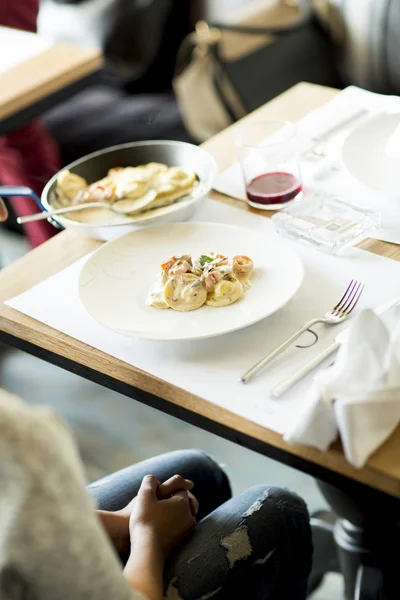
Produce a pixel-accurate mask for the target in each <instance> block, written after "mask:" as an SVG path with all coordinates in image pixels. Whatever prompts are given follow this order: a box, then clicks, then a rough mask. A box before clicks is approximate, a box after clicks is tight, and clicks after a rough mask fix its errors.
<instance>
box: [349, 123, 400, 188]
mask: <svg viewBox="0 0 400 600" xmlns="http://www.w3.org/2000/svg"><path fill="white" fill-rule="evenodd" d="M342 159H343V164H344V166H345V168H346V169H347V170H348V172H349V173H350V174H351V175H352V176H353V177H354V178H355V179H357V180H358V181H359V182H360V183H363V184H364V185H366V186H367V187H369V188H372V189H373V190H376V191H377V192H380V193H382V194H383V195H384V196H386V197H387V198H399V199H400V177H399V173H400V113H397V114H381V115H377V116H376V117H372V118H371V119H369V120H368V121H366V122H364V123H363V124H362V125H360V126H359V127H356V128H355V129H354V130H353V131H352V132H351V133H350V135H349V136H348V137H347V138H346V140H345V142H344V144H343V148H342Z"/></svg>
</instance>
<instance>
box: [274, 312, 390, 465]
mask: <svg viewBox="0 0 400 600" xmlns="http://www.w3.org/2000/svg"><path fill="white" fill-rule="evenodd" d="M399 422H400V326H399V327H397V329H395V330H394V333H393V334H392V335H390V334H389V331H388V329H387V328H386V326H385V324H384V323H383V321H382V320H381V319H380V318H379V317H378V316H377V315H376V314H375V313H374V312H373V311H372V310H370V309H365V310H364V311H363V312H362V313H360V315H359V316H358V318H357V319H356V320H355V322H354V325H353V326H352V327H351V329H350V331H349V336H348V338H347V340H346V341H345V342H344V343H343V345H342V346H341V348H340V349H339V353H338V356H337V359H336V361H335V363H334V365H333V366H332V367H330V368H328V369H326V370H324V371H321V372H320V373H319V374H318V375H317V376H316V377H315V378H314V382H313V384H312V386H311V389H310V391H309V394H308V396H307V397H306V399H305V401H304V409H303V411H302V412H301V414H300V415H299V416H298V419H297V421H296V422H295V423H294V424H293V425H292V427H291V428H290V429H289V430H287V431H286V434H285V436H284V439H285V440H286V441H287V442H289V443H294V444H306V445H309V446H314V447H315V448H318V449H320V450H323V451H325V450H327V448H328V447H329V445H330V444H331V443H332V442H333V441H334V440H335V439H336V437H337V435H338V433H339V434H340V437H341V439H342V443H343V449H344V453H345V455H346V458H347V460H348V461H349V462H350V463H351V464H353V465H354V466H355V467H358V468H361V467H362V466H364V465H365V463H366V462H367V460H368V457H369V456H370V455H371V454H372V453H373V452H374V451H375V450H376V449H377V448H378V447H379V446H380V445H381V444H382V443H383V442H384V441H385V440H386V439H387V438H388V437H389V436H390V434H391V433H392V432H393V430H394V429H395V428H396V426H397V425H398V423H399Z"/></svg>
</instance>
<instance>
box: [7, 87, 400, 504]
mask: <svg viewBox="0 0 400 600" xmlns="http://www.w3.org/2000/svg"><path fill="white" fill-rule="evenodd" d="M302 85H303V86H304V85H306V84H302ZM296 87H298V86H296ZM291 91H293V90H289V92H291ZM289 92H285V94H288V93H289ZM278 99H279V98H278ZM278 99H277V100H278ZM275 101H276V100H275ZM233 127H235V125H234V126H233ZM212 196H213V197H214V198H215V199H222V198H220V196H221V195H219V194H213V195H212ZM224 200H227V201H228V203H229V204H232V203H234V204H237V205H240V204H241V205H242V207H243V204H242V203H238V201H235V200H232V199H227V198H226V197H225V198H224ZM73 238H74V239H73ZM77 240H80V241H81V244H82V248H80V247H79V244H77V243H75V244H71V242H73V241H74V242H76V241H77ZM60 245H61V246H63V245H65V246H68V247H69V248H72V247H74V248H75V250H74V251H71V252H70V255H69V257H68V264H72V263H73V262H75V261H76V260H77V259H78V258H79V257H81V256H83V255H85V254H87V253H88V252H90V251H91V250H93V249H95V248H96V247H98V246H99V245H100V243H99V242H95V241H93V240H86V239H84V238H80V236H78V235H76V234H71V233H70V232H63V233H61V234H59V235H58V236H57V237H56V238H53V239H52V240H49V241H48V242H46V243H45V244H43V245H42V246H41V247H39V248H37V249H36V250H34V251H32V252H30V253H29V254H28V255H26V256H24V257H22V258H21V259H20V260H19V261H16V262H15V263H13V264H12V265H10V266H9V267H7V268H6V269H3V270H2V271H1V272H0V300H1V301H2V304H1V305H0V339H1V338H3V340H5V341H6V342H8V343H10V344H11V345H15V346H16V347H22V349H24V350H25V351H27V352H30V353H32V354H34V355H36V356H38V355H40V354H41V353H45V354H46V358H45V360H48V361H49V362H52V363H54V364H58V362H59V360H61V361H64V362H65V364H66V362H68V361H69V363H71V364H69V366H68V367H66V366H65V364H64V368H67V369H69V370H71V371H76V370H77V369H74V367H73V363H75V364H76V365H78V366H79V370H81V371H83V370H85V369H86V370H90V371H91V373H89V371H87V372H86V374H85V373H80V374H82V376H84V377H86V378H88V379H91V380H94V381H96V380H97V382H98V383H101V381H99V379H100V380H101V378H102V377H104V378H108V379H109V380H110V381H116V382H119V383H120V384H121V385H122V387H124V386H125V387H124V391H123V392H122V393H125V394H126V395H128V396H131V397H133V398H135V397H137V396H138V395H139V396H140V394H141V393H143V392H144V393H145V394H150V395H152V396H153V400H152V401H151V402H150V401H147V402H146V401H145V400H144V399H143V398H141V401H142V402H143V401H144V402H145V403H148V404H150V405H152V406H154V407H155V408H159V406H157V401H155V400H154V397H156V398H157V399H158V401H160V402H162V403H163V408H162V410H163V411H164V412H170V413H174V414H175V416H179V411H180V410H182V411H185V413H186V414H185V416H184V417H181V418H184V420H186V421H188V422H192V423H193V418H194V420H195V417H196V415H197V416H199V417H200V418H203V419H206V420H207V421H208V422H209V423H208V424H210V423H215V424H217V425H218V426H220V427H222V428H224V427H225V428H227V429H228V430H229V429H230V430H231V431H230V432H227V431H225V434H221V433H218V435H222V437H226V438H227V439H232V440H234V441H238V440H237V439H235V437H236V438H237V437H238V436H239V437H240V436H245V437H246V439H247V441H249V440H254V443H251V444H250V445H248V444H245V445H247V447H252V448H253V449H255V450H257V451H258V452H260V451H261V453H264V454H267V453H266V452H262V450H261V448H260V443H261V445H268V447H269V453H268V455H269V456H271V457H272V458H273V457H274V456H273V454H274V449H275V450H276V451H280V452H281V453H286V454H287V455H288V456H287V457H286V459H285V460H282V457H281V458H280V459H278V460H281V462H286V464H289V465H290V464H291V465H292V466H295V464H294V463H296V464H297V465H298V463H299V461H300V462H301V461H303V462H305V463H309V464H311V465H313V466H314V467H315V469H312V470H313V473H311V474H313V475H314V476H316V477H318V475H316V474H315V472H316V471H318V470H319V471H321V472H322V473H323V475H325V476H326V471H329V472H332V473H333V474H336V475H338V476H343V477H345V478H346V480H347V482H348V483H349V484H351V483H352V482H353V481H355V482H358V483H360V484H363V485H364V486H368V487H369V488H370V489H375V490H379V491H380V492H384V493H386V494H388V495H390V496H394V497H396V498H400V478H397V477H396V476H391V475H388V474H387V473H383V472H381V471H379V470H377V469H375V468H374V467H373V464H374V462H375V461H374V457H372V459H371V464H370V465H367V466H366V467H364V468H363V469H361V470H358V469H355V468H354V467H352V466H351V465H350V464H349V463H348V462H347V460H346V459H345V457H344V455H343V452H342V450H341V448H340V446H339V445H338V444H337V445H335V446H334V447H333V448H331V449H329V450H328V451H327V452H325V453H321V452H319V451H317V450H315V449H312V448H309V447H305V446H289V445H288V444H286V443H285V442H284V441H283V439H282V436H280V435H279V434H277V433H275V432H273V431H272V430H269V429H267V428H264V427H262V426H260V425H257V424H255V423H253V422H252V421H248V420H246V419H244V418H242V417H239V416H237V415H236V414H234V413H231V412H229V411H228V410H226V409H223V408H220V407H218V406H216V405H214V404H212V403H210V402H208V401H207V400H204V399H202V398H200V397H197V396H194V395H193V394H189V393H188V392H186V391H184V390H182V389H180V388H178V387H176V386H173V385H172V384H169V383H167V382H164V381H162V380H160V379H158V378H156V377H154V376H152V375H150V374H149V373H145V372H143V371H140V370H139V369H137V368H135V367H132V366H131V365H128V364H126V363H123V362H122V361H117V362H118V365H117V368H118V369H119V368H120V369H121V372H122V375H117V374H116V372H115V369H114V367H113V365H112V360H114V361H116V359H112V358H110V357H109V356H108V355H107V354H105V353H103V352H100V351H98V350H96V353H95V355H93V354H92V355H91V357H88V356H87V354H85V351H86V350H87V349H88V348H89V346H87V345H86V344H83V343H81V342H78V341H77V340H75V339H74V338H71V337H69V336H66V335H64V334H62V333H60V332H58V331H56V330H54V329H52V328H50V327H48V326H45V325H43V324H42V323H39V322H38V321H35V320H34V319H32V318H30V317H27V316H26V315H23V314H22V313H19V312H18V311H16V310H14V309H12V308H10V307H7V306H5V305H4V301H5V300H6V299H7V298H9V297H11V296H14V295H16V294H18V293H21V292H22V291H24V290H25V289H28V288H30V287H31V285H32V284H30V283H27V284H25V283H23V282H21V283H20V285H19V287H18V284H17V285H16V289H15V287H13V293H12V294H11V295H10V294H9V293H8V292H7V286H6V287H5V288H3V290H2V286H1V284H2V282H3V281H6V280H7V277H8V273H11V272H15V273H17V272H18V270H20V272H23V271H24V268H25V267H26V266H27V265H28V267H29V265H30V263H31V264H32V267H33V265H35V264H40V263H41V261H42V256H43V257H44V256H52V255H54V256H56V252H54V253H53V251H52V250H50V249H51V247H52V246H54V248H57V247H58V246H60ZM83 248H84V251H83ZM65 266H67V264H64V265H63V267H65ZM58 270H59V266H58V265H57V264H55V263H54V264H52V265H49V269H48V270H47V271H46V274H43V277H41V278H39V279H37V281H36V283H38V282H39V281H41V280H43V279H45V278H47V277H49V276H51V275H52V274H54V273H55V272H57V271H58ZM28 272H29V271H28ZM11 279H13V278H11ZM24 280H25V278H24ZM13 286H14V281H13ZM36 350H39V352H37V351H36ZM71 351H72V352H71ZM93 357H94V358H93ZM43 358H44V357H43ZM88 358H91V360H87V359H88ZM60 366H63V365H60ZM95 374H97V378H96V377H95ZM103 385H106V387H110V388H112V386H111V384H110V382H108V383H103ZM126 386H127V387H126ZM128 388H129V389H128ZM114 389H115V388H114ZM129 390H131V393H127V392H129ZM167 404H169V405H170V406H171V407H175V408H174V410H173V411H170V410H166V407H167V406H166V405H167ZM194 424H196V423H194ZM205 428H206V429H208V430H210V431H212V429H213V428H212V427H205ZM239 443H240V441H239ZM380 450H381V449H379V450H378V452H379V451H380ZM290 457H293V460H292V461H291V460H290ZM321 457H322V458H323V461H321ZM297 468H300V469H301V470H303V471H305V472H310V469H307V465H306V464H302V466H297ZM324 478H325V477H324V476H321V479H324ZM330 479H331V478H330Z"/></svg>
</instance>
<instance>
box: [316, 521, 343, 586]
mask: <svg viewBox="0 0 400 600" xmlns="http://www.w3.org/2000/svg"><path fill="white" fill-rule="evenodd" d="M335 521H336V516H335V515H334V514H333V513H332V512H328V511H319V512H317V513H314V514H313V515H312V516H311V530H312V536H313V546H314V558H313V568H312V572H311V575H310V578H309V581H308V595H310V594H311V593H312V592H314V591H315V590H316V589H317V588H318V587H319V586H320V585H321V584H322V581H323V579H324V576H325V575H326V574H327V573H334V572H336V573H338V572H339V561H338V555H337V550H336V544H335V539H334V529H335Z"/></svg>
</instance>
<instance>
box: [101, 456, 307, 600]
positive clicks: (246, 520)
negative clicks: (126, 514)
mask: <svg viewBox="0 0 400 600" xmlns="http://www.w3.org/2000/svg"><path fill="white" fill-rule="evenodd" d="M175 473H179V474H180V475H182V476H183V477H185V478H188V479H192V480H193V481H194V482H195V488H194V490H193V493H194V494H195V495H196V497H197V498H198V500H199V504H200V507H199V513H198V525H197V527H196V529H195V531H194V532H193V534H192V535H191V537H190V538H188V540H187V541H186V542H185V543H184V544H183V545H182V546H180V547H179V548H177V549H176V551H175V552H174V554H173V555H172V556H170V557H169V559H168V561H167V564H166V568H165V598H166V599H167V600H209V599H211V598H212V599H213V600H228V599H229V600H233V599H235V598H238V599H240V600H304V599H305V597H306V589H307V579H308V575H309V573H310V570H311V560H312V543H311V531H310V525H309V515H308V511H307V508H306V505H305V503H304V502H303V500H302V499H301V498H300V497H299V496H297V495H296V494H293V493H292V492H289V491H288V490H286V489H281V488H276V487H272V486H268V485H259V486H255V487H253V488H250V489H248V490H246V491H245V492H243V493H242V494H240V495H239V496H237V497H235V498H231V490H230V485H229V481H228V478H227V476H226V475H225V473H224V471H223V470H222V469H221V468H220V467H219V466H218V465H217V464H216V463H215V462H214V461H213V460H212V459H211V458H210V457H209V456H208V455H207V454H205V453H204V452H202V451H200V450H183V451H178V452H171V453H169V454H163V455H162V456H158V457H155V458H152V459H150V460H146V461H144V462H141V463H138V464H136V465H133V466H131V467H128V468H126V469H122V470H121V471H118V472H117V473H114V474H113V475H110V476H109V477H105V478H104V479H102V480H100V481H98V482H96V483H94V484H92V485H91V486H90V491H91V493H92V494H93V496H94V497H95V498H96V500H97V503H98V507H99V508H100V509H103V510H111V511H113V510H118V509H120V508H122V507H123V506H125V505H126V504H127V503H128V502H129V501H130V500H131V499H132V498H133V497H134V496H135V495H136V494H137V491H138V489H139V486H140V483H141V481H142V479H143V477H144V476H145V475H147V474H152V475H155V476H156V477H157V478H158V479H159V480H160V481H165V480H166V479H168V478H169V477H171V476H172V475H175Z"/></svg>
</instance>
